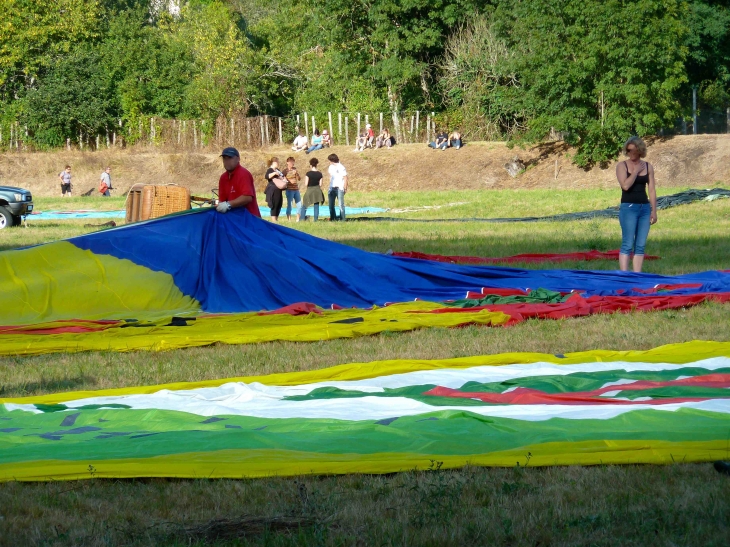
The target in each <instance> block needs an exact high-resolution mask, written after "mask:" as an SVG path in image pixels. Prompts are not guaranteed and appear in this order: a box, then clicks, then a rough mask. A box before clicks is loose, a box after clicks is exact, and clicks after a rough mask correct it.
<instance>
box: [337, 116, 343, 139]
mask: <svg viewBox="0 0 730 547" xmlns="http://www.w3.org/2000/svg"><path fill="white" fill-rule="evenodd" d="M337 128H338V129H337V144H342V112H338V113H337Z"/></svg>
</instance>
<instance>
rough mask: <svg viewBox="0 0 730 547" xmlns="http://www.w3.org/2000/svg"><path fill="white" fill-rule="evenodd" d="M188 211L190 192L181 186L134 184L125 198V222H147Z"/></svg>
mask: <svg viewBox="0 0 730 547" xmlns="http://www.w3.org/2000/svg"><path fill="white" fill-rule="evenodd" d="M188 209H190V190H189V189H187V188H183V187H182V186H155V185H151V184H135V185H134V186H132V188H131V189H130V190H129V195H128V196H127V222H137V221H139V220H149V219H151V218H158V217H161V216H165V215H169V214H170V213H177V212H179V211H186V210H188Z"/></svg>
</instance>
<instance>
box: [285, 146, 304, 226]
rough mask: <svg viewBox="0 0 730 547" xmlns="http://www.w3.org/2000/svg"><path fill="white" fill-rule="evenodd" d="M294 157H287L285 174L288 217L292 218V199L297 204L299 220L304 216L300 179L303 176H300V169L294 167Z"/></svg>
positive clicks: (288, 218)
mask: <svg viewBox="0 0 730 547" xmlns="http://www.w3.org/2000/svg"><path fill="white" fill-rule="evenodd" d="M295 161H296V160H294V158H292V157H291V156H289V157H288V158H286V169H284V176H285V177H286V182H287V184H286V219H287V220H291V204H292V201H293V202H294V203H295V204H296V206H297V222H299V220H300V219H301V218H302V195H301V193H299V181H300V180H302V177H300V176H299V171H297V168H296V167H294V162H295Z"/></svg>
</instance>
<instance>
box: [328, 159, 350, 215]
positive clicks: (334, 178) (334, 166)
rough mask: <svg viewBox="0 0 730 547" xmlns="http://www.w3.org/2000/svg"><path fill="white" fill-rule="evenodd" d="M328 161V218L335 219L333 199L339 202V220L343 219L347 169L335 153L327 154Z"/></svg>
mask: <svg viewBox="0 0 730 547" xmlns="http://www.w3.org/2000/svg"><path fill="white" fill-rule="evenodd" d="M327 159H328V160H329V162H330V166H329V169H328V172H329V175H330V186H329V192H328V195H329V206H330V220H337V217H336V216H335V200H338V201H339V202H340V216H339V220H343V221H344V220H345V194H346V193H347V169H345V166H344V165H342V164H341V163H340V158H338V157H337V154H330V155H329V156H327Z"/></svg>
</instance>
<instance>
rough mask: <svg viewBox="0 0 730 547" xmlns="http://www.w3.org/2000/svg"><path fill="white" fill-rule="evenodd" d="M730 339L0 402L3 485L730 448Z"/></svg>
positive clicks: (705, 455)
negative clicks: (645, 349) (21, 482)
mask: <svg viewBox="0 0 730 547" xmlns="http://www.w3.org/2000/svg"><path fill="white" fill-rule="evenodd" d="M728 388H730V343H726V342H725V343H721V342H691V343H686V344H675V345H669V346H662V347H659V348H656V349H653V350H649V351H628V352H627V351H588V352H582V353H573V354H565V355H561V354H558V355H552V354H535V353H510V354H501V355H493V356H481V357H468V358H459V359H448V360H438V361H426V360H422V361H416V360H396V361H383V362H373V363H360V364H348V365H341V366H338V367H334V368H329V369H323V370H318V371H310V372H299V373H287V374H276V375H270V376H263V377H248V378H232V379H224V380H218V381H208V382H199V383H180V384H170V385H159V386H145V387H133V388H123V389H116V390H107V391H98V392H75V393H59V394H53V395H46V396H40V397H29V398H22V399H3V400H0V480H5V481H8V480H50V479H53V480H59V479H60V480H63V479H81V478H91V477H107V478H111V477H207V478H214V477H238V478H240V477H261V476H272V475H279V476H282V475H283V476H286V475H290V476H291V475H301V474H309V473H315V474H332V473H389V472H396V471H403V470H413V469H425V468H428V467H429V466H432V465H433V462H439V465H441V466H443V467H459V466H464V465H486V466H515V465H521V466H525V465H533V466H534V465H539V466H540V465H593V464H616V463H620V464H626V463H671V462H699V461H711V460H716V459H723V458H728V457H730V452H729V450H730V445H729V444H728V435H729V432H730V390H729V389H728Z"/></svg>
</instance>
